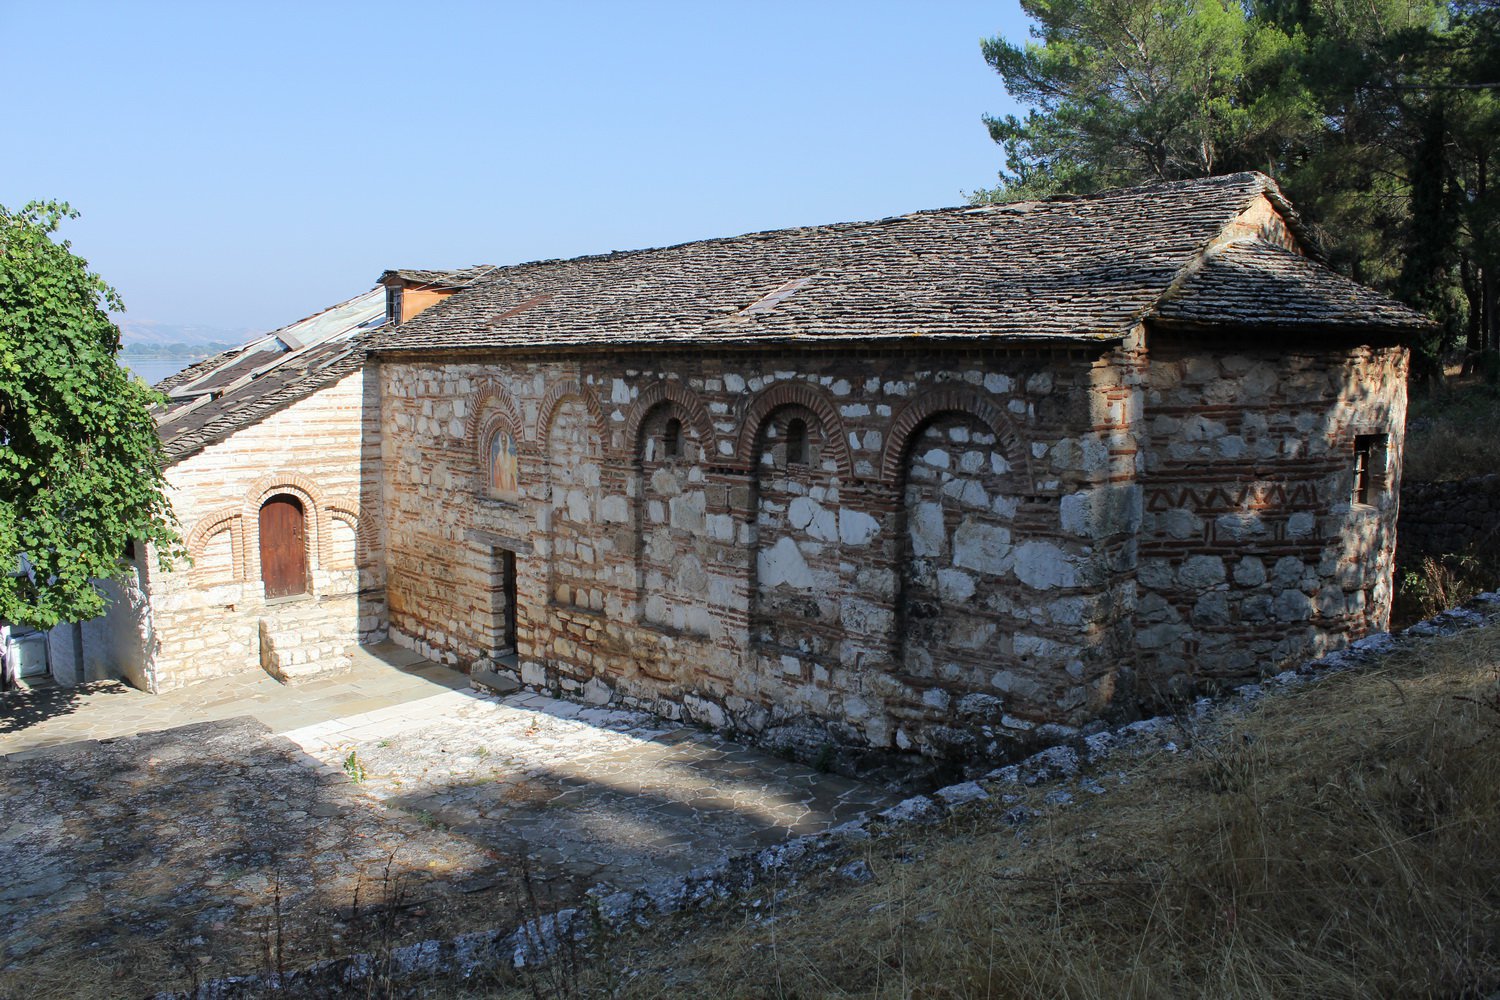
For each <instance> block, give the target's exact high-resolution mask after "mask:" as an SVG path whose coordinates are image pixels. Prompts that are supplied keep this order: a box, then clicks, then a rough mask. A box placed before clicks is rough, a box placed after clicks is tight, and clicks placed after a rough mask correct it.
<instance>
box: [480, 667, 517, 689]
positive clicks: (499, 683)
mask: <svg viewBox="0 0 1500 1000" xmlns="http://www.w3.org/2000/svg"><path fill="white" fill-rule="evenodd" d="M469 686H470V687H472V688H474V689H475V690H478V691H493V692H494V693H495V694H500V695H506V694H515V693H516V692H517V691H519V690H521V682H520V681H518V680H516V679H515V678H514V677H508V676H506V675H505V674H501V673H496V672H495V671H493V670H487V669H485V668H484V667H475V668H474V669H473V670H472V671H471V672H470V673H469Z"/></svg>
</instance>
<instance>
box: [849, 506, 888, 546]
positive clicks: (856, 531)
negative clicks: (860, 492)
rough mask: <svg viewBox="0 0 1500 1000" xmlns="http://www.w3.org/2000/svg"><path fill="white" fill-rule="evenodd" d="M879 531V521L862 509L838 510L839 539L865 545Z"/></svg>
mask: <svg viewBox="0 0 1500 1000" xmlns="http://www.w3.org/2000/svg"><path fill="white" fill-rule="evenodd" d="M879 531H880V522H879V521H877V520H875V518H873V517H871V516H870V515H869V514H866V513H865V512H864V511H862V510H848V509H844V510H840V511H839V541H841V542H843V543H844V544H845V545H865V544H867V543H868V542H869V541H870V539H872V538H874V537H875V535H876V534H877V533H878V532H879Z"/></svg>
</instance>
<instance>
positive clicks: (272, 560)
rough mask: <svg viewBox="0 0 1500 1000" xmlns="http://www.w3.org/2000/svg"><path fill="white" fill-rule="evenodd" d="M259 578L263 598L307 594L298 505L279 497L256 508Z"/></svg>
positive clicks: (303, 525)
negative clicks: (261, 582)
mask: <svg viewBox="0 0 1500 1000" xmlns="http://www.w3.org/2000/svg"><path fill="white" fill-rule="evenodd" d="M260 578H261V580H263V581H264V582H265V585H266V597H267V598H272V597H288V596H290V595H292V594H305V593H307V529H306V518H305V517H304V516H303V511H302V502H301V501H300V500H298V499H297V498H296V497H294V496H288V495H287V494H285V493H283V494H279V495H277V496H274V497H272V498H271V499H269V500H267V501H266V502H265V504H264V505H262V507H261V508H260Z"/></svg>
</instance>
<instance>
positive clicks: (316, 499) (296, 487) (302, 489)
mask: <svg viewBox="0 0 1500 1000" xmlns="http://www.w3.org/2000/svg"><path fill="white" fill-rule="evenodd" d="M278 493H286V494H288V495H290V496H294V497H296V498H297V499H298V500H300V501H302V512H303V515H304V517H305V518H306V523H307V526H308V530H309V531H311V532H312V538H311V539H309V544H308V546H307V551H308V555H309V558H310V559H312V560H313V561H312V562H311V564H310V565H309V569H322V568H323V567H324V566H325V565H327V563H328V551H327V546H328V535H329V531H328V524H327V521H328V507H327V502H326V500H325V497H324V492H323V487H321V486H319V485H318V484H317V482H316V481H315V480H313V479H312V478H311V477H309V476H305V475H303V474H302V473H300V472H272V473H269V474H267V475H264V476H261V477H260V478H259V479H257V480H256V481H255V484H254V485H253V486H251V487H250V489H249V491H248V492H247V493H246V494H245V506H244V510H243V515H244V521H243V522H242V523H243V524H244V531H243V535H244V537H245V544H244V552H243V558H244V577H243V579H245V580H258V579H260V508H261V506H262V505H263V504H264V503H265V502H266V501H267V500H269V499H270V498H271V497H273V496H275V495H276V494H278Z"/></svg>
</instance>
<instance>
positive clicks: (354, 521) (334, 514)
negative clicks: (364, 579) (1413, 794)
mask: <svg viewBox="0 0 1500 1000" xmlns="http://www.w3.org/2000/svg"><path fill="white" fill-rule="evenodd" d="M325 506H326V508H327V510H328V526H329V527H330V528H332V527H333V522H334V521H339V522H341V523H343V524H346V525H348V526H349V530H350V531H352V532H354V560H355V566H356V567H357V566H358V565H359V553H360V549H361V545H362V544H364V543H367V542H368V541H369V532H368V530H367V529H366V527H365V524H364V521H365V519H364V518H362V517H360V513H359V501H358V500H352V499H350V498H348V497H330V498H329V499H328V501H327V503H326V505H325ZM328 545H329V555H330V556H331V555H332V546H333V532H332V531H330V532H329V533H328ZM330 561H331V560H330Z"/></svg>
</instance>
